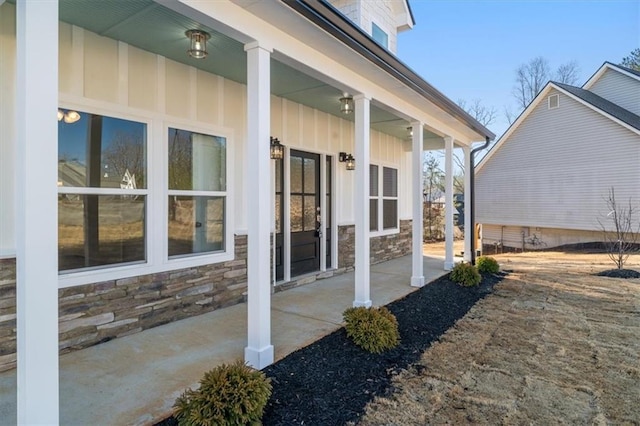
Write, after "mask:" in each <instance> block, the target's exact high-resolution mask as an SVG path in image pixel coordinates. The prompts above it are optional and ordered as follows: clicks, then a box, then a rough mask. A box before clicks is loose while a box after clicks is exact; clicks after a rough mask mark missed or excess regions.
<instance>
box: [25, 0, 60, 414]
mask: <svg viewBox="0 0 640 426" xmlns="http://www.w3.org/2000/svg"><path fill="white" fill-rule="evenodd" d="M16 7H17V9H16V31H17V45H16V47H17V49H16V51H17V90H16V98H17V102H16V107H17V108H16V115H15V116H16V140H17V144H16V152H17V155H16V160H17V166H16V182H17V191H16V206H17V209H16V228H17V229H16V231H17V232H16V237H17V238H16V246H17V247H16V248H17V256H16V258H17V296H16V304H17V306H16V311H17V318H16V319H17V350H18V353H17V367H18V371H17V375H18V412H17V415H18V424H58V421H59V408H58V405H59V393H58V188H57V182H58V169H57V163H58V162H57V161H56V158H58V123H57V119H56V111H57V110H58V1H57V0H52V1H46V2H33V1H18V2H17V3H16Z"/></svg>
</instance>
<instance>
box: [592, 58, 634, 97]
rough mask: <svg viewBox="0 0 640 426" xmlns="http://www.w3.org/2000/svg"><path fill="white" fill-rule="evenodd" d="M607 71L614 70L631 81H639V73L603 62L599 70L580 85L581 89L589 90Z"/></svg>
mask: <svg viewBox="0 0 640 426" xmlns="http://www.w3.org/2000/svg"><path fill="white" fill-rule="evenodd" d="M607 70H614V71H617V72H619V73H621V74H624V75H626V76H628V77H631V78H633V79H636V80H638V81H640V71H636V70H634V69H631V68H627V67H623V66H622V65H616V64H614V63H611V62H605V63H604V64H602V66H601V67H600V68H598V70H597V71H596V72H594V73H593V75H592V76H591V77H589V79H588V80H587V82H586V83H584V84H583V85H582V88H583V89H587V90H588V89H590V88H591V86H593V85H594V84H595V83H596V81H598V80H599V79H600V77H601V76H602V74H604V73H605V72H606V71H607Z"/></svg>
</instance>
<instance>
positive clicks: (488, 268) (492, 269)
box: [476, 256, 500, 274]
mask: <svg viewBox="0 0 640 426" xmlns="http://www.w3.org/2000/svg"><path fill="white" fill-rule="evenodd" d="M476 268H478V272H480V273H481V274H497V273H498V272H499V271H500V265H498V261H497V260H495V259H494V258H493V257H489V256H480V257H479V258H478V259H476Z"/></svg>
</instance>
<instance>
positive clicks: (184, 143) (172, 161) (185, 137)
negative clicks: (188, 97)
mask: <svg viewBox="0 0 640 426" xmlns="http://www.w3.org/2000/svg"><path fill="white" fill-rule="evenodd" d="M168 154H169V189H179V190H196V191H226V190H227V179H226V176H227V173H226V164H227V160H226V157H227V143H226V139H225V138H222V137H218V136H209V135H203V134H200V133H195V132H190V131H187V130H179V129H171V128H170V129H169V152H168Z"/></svg>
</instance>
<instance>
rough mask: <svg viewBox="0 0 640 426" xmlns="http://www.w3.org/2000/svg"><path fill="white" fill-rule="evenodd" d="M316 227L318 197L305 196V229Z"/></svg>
mask: <svg viewBox="0 0 640 426" xmlns="http://www.w3.org/2000/svg"><path fill="white" fill-rule="evenodd" d="M314 229H316V197H315V196H313V195H311V196H308V195H307V196H305V197H304V230H305V231H313V230H314Z"/></svg>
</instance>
